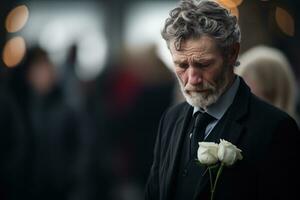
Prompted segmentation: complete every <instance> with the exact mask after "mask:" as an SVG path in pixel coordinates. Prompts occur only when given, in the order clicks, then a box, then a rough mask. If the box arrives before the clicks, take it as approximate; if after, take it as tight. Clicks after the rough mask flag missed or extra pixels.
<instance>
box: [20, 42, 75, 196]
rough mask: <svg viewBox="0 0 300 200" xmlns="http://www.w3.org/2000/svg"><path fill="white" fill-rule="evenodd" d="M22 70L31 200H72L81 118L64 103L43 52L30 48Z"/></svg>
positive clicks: (52, 68) (50, 66)
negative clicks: (25, 94) (29, 134)
mask: <svg viewBox="0 0 300 200" xmlns="http://www.w3.org/2000/svg"><path fill="white" fill-rule="evenodd" d="M23 67H24V68H25V69H26V71H25V74H24V76H25V81H26V83H25V84H26V85H27V86H28V100H27V105H26V106H27V107H28V109H27V112H28V113H27V116H28V118H29V121H28V123H29V124H30V130H31V134H32V145H33V147H32V149H31V152H30V153H31V154H32V155H31V159H32V160H31V167H30V169H31V176H30V177H29V178H30V179H31V180H30V182H31V186H30V187H31V188H30V193H31V194H30V195H32V199H69V196H70V195H71V193H72V192H73V191H72V190H73V189H74V184H75V182H76V174H75V170H76V162H77V156H78V146H79V121H78V118H77V117H76V113H75V112H74V111H73V110H72V109H71V108H70V107H69V106H68V105H67V104H66V103H65V101H64V99H63V95H62V91H61V88H60V87H59V85H58V84H57V73H56V69H55V66H54V65H53V63H52V62H51V60H50V59H49V57H48V55H47V53H46V52H45V51H44V50H43V49H41V48H39V47H33V48H31V49H29V50H28V52H27V54H26V57H25V60H24V63H23Z"/></svg>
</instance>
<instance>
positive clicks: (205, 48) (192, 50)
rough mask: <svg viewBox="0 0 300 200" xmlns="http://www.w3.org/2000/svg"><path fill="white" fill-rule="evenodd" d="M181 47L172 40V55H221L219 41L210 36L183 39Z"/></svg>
mask: <svg viewBox="0 0 300 200" xmlns="http://www.w3.org/2000/svg"><path fill="white" fill-rule="evenodd" d="M179 47H180V48H178V46H176V43H175V42H174V41H173V42H172V41H171V43H170V51H171V54H172V55H181V54H183V55H189V54H200V55H204V54H206V55H208V54H211V55H220V53H221V52H220V49H219V48H218V46H217V42H216V41H215V39H213V38H212V37H210V36H202V37H200V38H191V39H186V40H182V41H181V42H180V46H179Z"/></svg>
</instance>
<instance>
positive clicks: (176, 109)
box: [165, 102, 192, 118]
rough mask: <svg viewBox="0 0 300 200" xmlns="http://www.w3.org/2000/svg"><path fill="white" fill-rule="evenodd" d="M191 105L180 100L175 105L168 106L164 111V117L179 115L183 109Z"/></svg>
mask: <svg viewBox="0 0 300 200" xmlns="http://www.w3.org/2000/svg"><path fill="white" fill-rule="evenodd" d="M191 108H192V107H191V106H190V105H189V104H188V103H187V102H181V103H178V104H175V105H172V106H170V107H169V108H168V109H167V110H166V111H165V115H166V117H168V118H169V117H172V116H179V115H181V114H183V113H184V112H185V111H187V110H189V109H191Z"/></svg>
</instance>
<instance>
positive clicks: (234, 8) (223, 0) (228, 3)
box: [217, 0, 243, 18]
mask: <svg viewBox="0 0 300 200" xmlns="http://www.w3.org/2000/svg"><path fill="white" fill-rule="evenodd" d="M217 2H218V3H219V4H220V5H221V6H223V7H224V8H226V9H228V10H229V11H230V12H231V13H232V14H233V15H234V16H236V17H237V18H239V9H238V6H239V5H241V3H243V0H217Z"/></svg>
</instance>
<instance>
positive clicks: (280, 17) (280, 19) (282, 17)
mask: <svg viewBox="0 0 300 200" xmlns="http://www.w3.org/2000/svg"><path fill="white" fill-rule="evenodd" d="M275 19H276V23H277V25H278V27H279V28H280V30H281V31H282V32H283V33H285V34H286V35H288V36H294V34H295V21H294V18H293V17H292V16H291V15H290V14H289V13H288V11H286V10H285V9H283V8H280V7H276V11H275Z"/></svg>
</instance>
